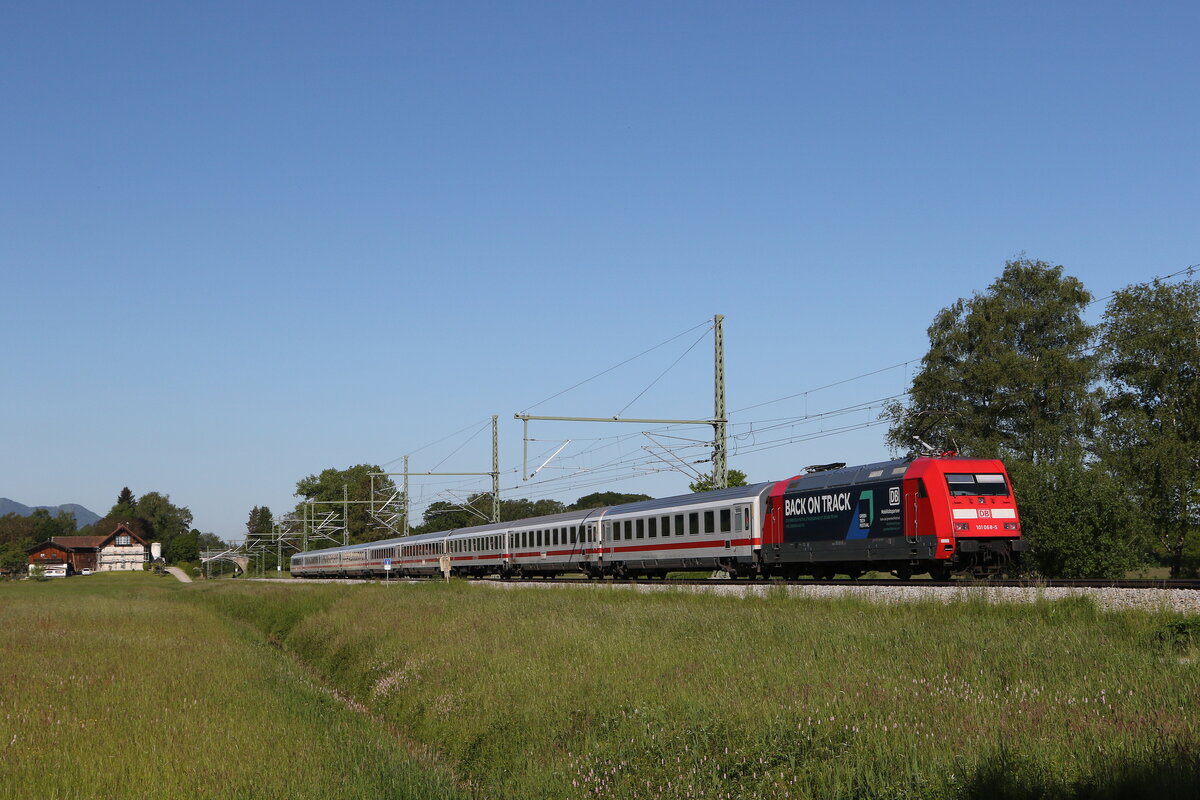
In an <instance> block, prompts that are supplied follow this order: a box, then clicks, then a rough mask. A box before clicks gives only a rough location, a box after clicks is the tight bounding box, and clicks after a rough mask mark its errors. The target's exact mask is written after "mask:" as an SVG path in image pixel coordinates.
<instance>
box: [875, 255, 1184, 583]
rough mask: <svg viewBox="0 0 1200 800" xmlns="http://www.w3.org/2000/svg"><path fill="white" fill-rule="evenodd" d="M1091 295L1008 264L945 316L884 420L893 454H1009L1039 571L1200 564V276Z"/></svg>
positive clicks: (1052, 271)
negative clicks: (1100, 306)
mask: <svg viewBox="0 0 1200 800" xmlns="http://www.w3.org/2000/svg"><path fill="white" fill-rule="evenodd" d="M1107 301H1108V302H1107V305H1106V307H1105V310H1104V313H1103V315H1102V317H1101V319H1100V321H1099V322H1098V323H1096V324H1091V323H1089V322H1087V321H1086V320H1085V319H1084V312H1085V310H1086V309H1087V308H1088V307H1089V306H1090V305H1091V304H1092V303H1093V302H1095V298H1094V296H1093V295H1092V293H1091V292H1089V291H1088V290H1087V289H1086V288H1085V287H1084V285H1083V283H1082V282H1081V281H1080V280H1079V279H1077V278H1074V277H1071V276H1069V275H1066V274H1064V268H1063V267H1062V266H1061V265H1051V264H1049V263H1047V262H1044V261H1039V260H1032V259H1027V258H1021V259H1017V260H1013V261H1009V262H1007V263H1006V265H1005V267H1004V270H1003V272H1002V273H1001V275H1000V276H999V277H998V278H997V279H996V280H995V281H994V282H993V283H992V284H991V285H990V286H989V287H988V288H987V289H986V290H984V291H982V292H979V293H976V294H974V295H973V296H971V297H969V298H961V299H959V300H958V301H956V302H955V303H953V304H952V305H950V306H948V307H947V308H944V309H942V310H941V311H940V312H939V313H938V314H937V315H936V316H935V317H934V319H933V322H932V324H931V325H930V326H929V329H928V335H929V351H928V352H927V353H926V354H925V356H924V358H923V359H922V360H921V366H920V368H919V370H918V371H917V373H916V375H915V376H914V378H913V382H912V388H911V391H910V393H909V396H908V400H907V402H904V403H899V402H897V403H893V404H892V406H891V407H890V408H889V409H888V410H887V412H886V413H885V417H886V418H887V420H888V421H889V422H890V427H889V431H888V442H889V444H890V445H891V446H892V447H893V448H894V449H896V450H910V451H913V450H916V449H920V448H921V447H923V446H925V445H929V446H931V447H935V448H946V449H951V450H956V451H958V452H960V453H962V454H963V455H969V456H976V457H981V458H1000V459H1002V460H1004V462H1005V463H1006V465H1007V467H1008V470H1009V472H1010V475H1011V477H1012V480H1013V487H1014V491H1015V492H1016V497H1017V504H1018V507H1019V509H1020V514H1021V519H1022V528H1023V533H1024V535H1025V536H1026V537H1028V539H1029V540H1030V542H1031V544H1032V546H1033V553H1032V560H1031V563H1030V567H1031V568H1032V569H1034V570H1036V571H1037V572H1039V573H1041V574H1043V575H1045V576H1048V577H1058V576H1073V577H1118V576H1120V575H1123V574H1124V573H1125V572H1127V571H1129V570H1132V569H1136V568H1140V567H1143V566H1146V565H1152V564H1155V563H1162V564H1166V565H1168V566H1169V567H1170V570H1171V574H1172V576H1183V575H1195V574H1196V572H1197V568H1198V567H1200V281H1197V280H1195V279H1194V278H1193V277H1191V276H1190V275H1189V276H1187V277H1186V278H1184V279H1182V280H1180V281H1178V282H1175V283H1170V282H1165V281H1152V282H1148V283H1139V284H1133V285H1130V286H1127V287H1125V288H1123V289H1120V290H1118V291H1116V292H1114V293H1113V294H1112V295H1111V297H1109V298H1107Z"/></svg>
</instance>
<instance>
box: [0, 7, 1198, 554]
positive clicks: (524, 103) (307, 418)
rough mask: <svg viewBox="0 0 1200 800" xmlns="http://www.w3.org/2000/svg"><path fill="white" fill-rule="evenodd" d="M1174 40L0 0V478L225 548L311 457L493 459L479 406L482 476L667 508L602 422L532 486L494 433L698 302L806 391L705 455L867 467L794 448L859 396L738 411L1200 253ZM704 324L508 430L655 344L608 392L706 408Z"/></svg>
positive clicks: (676, 324) (845, 455) (729, 19)
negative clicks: (1014, 271)
mask: <svg viewBox="0 0 1200 800" xmlns="http://www.w3.org/2000/svg"><path fill="white" fill-rule="evenodd" d="M1198 29H1200V5H1197V4H1195V3H1152V4H1140V5H1137V6H1134V5H1132V4H1126V3H1096V2H1090V3H1055V4H1045V3H1023V2H1011V3H1004V4H993V5H992V6H990V7H988V6H984V5H983V4H963V3H904V4H900V3H836V4H810V3H739V4H712V3H695V2H689V3H646V2H639V3H557V4H550V3H503V4H502V3H406V4H396V3H337V4H334V3H328V4H325V3H298V2H289V3H269V2H236V3H234V2H228V3H226V2H208V3H179V2H154V3H150V2H145V3H121V2H112V3H103V4H96V3H54V2H45V3H37V4H8V5H7V6H5V7H4V9H2V10H0V86H2V87H3V95H2V96H3V98H4V119H5V124H4V125H3V126H0V143H2V145H3V147H2V150H0V185H2V186H3V191H2V192H0V271H2V276H3V277H2V282H0V287H2V290H3V298H4V304H3V307H4V312H3V314H2V316H0V320H2V322H0V325H2V326H3V327H2V331H3V335H4V341H5V343H6V347H5V351H4V352H5V357H4V374H5V380H4V391H3V392H2V393H0V435H2V437H3V439H2V440H3V443H4V447H3V457H2V458H0V495H3V496H7V497H11V498H13V499H15V500H19V501H21V502H24V503H27V504H51V505H52V504H58V503H66V502H79V503H82V504H84V505H86V506H88V507H90V508H92V509H93V510H95V511H98V512H100V513H103V512H104V511H106V510H107V508H108V507H109V506H110V505H111V504H112V502H113V501H114V500H115V497H116V494H117V492H118V491H119V490H120V488H121V487H122V486H129V487H130V488H132V489H133V490H134V492H135V493H136V494H141V493H144V492H146V491H151V490H154V491H161V492H165V493H168V494H170V496H171V498H172V499H173V500H174V501H175V502H177V503H179V504H182V505H187V506H188V507H189V508H190V509H191V510H192V511H193V513H194V514H195V523H196V525H197V527H199V528H201V529H202V530H206V531H213V532H215V533H218V534H219V535H221V536H223V537H225V538H238V537H240V535H241V534H242V533H243V532H244V523H245V519H246V517H247V514H248V512H249V509H250V507H251V506H252V505H256V504H257V505H261V504H266V505H269V506H271V508H272V509H274V510H276V511H281V510H284V509H285V508H287V507H289V506H290V505H291V504H292V503H294V498H293V497H292V492H293V491H294V488H295V483H296V481H297V480H298V479H300V478H302V477H304V476H305V475H308V474H311V473H314V472H318V471H320V470H321V469H323V468H326V467H330V466H336V467H345V466H348V465H350V464H355V463H364V462H366V463H388V462H391V466H392V467H393V468H396V469H398V468H399V463H398V462H396V461H394V460H395V459H396V458H398V457H399V456H400V455H402V454H404V453H408V452H413V451H416V450H418V448H421V447H422V446H423V445H426V444H427V443H429V442H431V441H434V440H437V439H439V438H441V437H442V436H444V435H446V434H449V433H451V432H453V431H456V430H459V429H461V428H464V426H468V429H467V431H466V432H465V433H464V434H462V435H461V436H459V437H457V438H455V437H452V438H450V439H447V440H446V441H445V442H442V443H440V444H438V445H436V446H433V447H430V448H427V449H424V450H420V451H419V452H417V453H416V454H415V455H414V456H413V461H412V468H413V469H428V470H432V469H435V468H437V469H442V470H462V471H468V470H482V469H488V468H489V460H490V449H489V442H488V435H487V434H486V432H484V433H482V434H480V435H477V436H476V438H474V439H471V440H470V441H466V443H465V444H464V441H465V440H466V439H467V437H469V436H470V435H471V434H472V433H476V432H477V430H478V429H477V428H476V427H472V426H474V425H475V424H476V423H483V422H484V421H486V420H487V418H488V417H489V416H490V415H491V414H499V415H500V417H501V426H502V427H501V432H500V437H501V448H502V464H501V467H502V469H503V470H505V471H506V476H505V478H504V479H503V480H502V485H503V486H504V487H505V490H506V492H507V494H508V495H509V496H527V495H534V496H545V495H549V496H555V497H559V498H560V499H566V500H572V499H574V498H575V497H578V496H579V495H581V494H586V493H588V492H590V491H595V490H596V488H606V487H596V486H594V485H591V484H592V483H594V481H595V480H596V473H595V472H579V471H572V470H573V469H574V468H587V469H591V470H595V469H596V467H597V466H598V464H599V463H601V461H600V459H604V460H614V461H615V462H617V463H618V464H623V465H630V466H626V467H622V469H623V470H624V471H620V470H618V471H615V472H612V473H607V475H610V476H611V477H612V479H613V480H612V481H611V488H613V489H618V490H623V491H644V492H647V493H650V494H655V495H665V494H671V493H676V492H678V491H686V483H687V479H686V478H684V477H682V476H681V475H679V474H672V473H644V474H643V473H640V472H637V471H635V470H634V469H633V468H632V466H631V465H632V463H633V462H634V461H635V460H638V459H642V460H644V459H645V457H646V456H645V452H644V451H643V450H641V449H640V448H641V447H642V446H643V445H646V444H649V442H648V440H646V439H645V437H641V436H640V429H637V428H636V426H634V427H626V426H621V428H620V430H617V429H616V428H617V427H618V426H612V425H605V426H596V425H592V426H588V425H576V426H570V425H561V426H560V425H546V426H535V427H534V430H533V434H532V435H534V436H536V437H537V438H539V439H542V440H544V441H540V442H536V443H534V444H533V445H531V451H532V452H534V453H543V452H546V454H548V452H549V451H552V450H553V449H554V448H556V447H557V446H558V445H557V443H556V442H561V441H562V440H565V439H567V438H571V439H572V440H573V442H572V444H571V445H568V447H567V449H565V450H564V452H563V455H562V456H561V460H560V461H558V462H555V464H554V466H556V467H563V468H562V469H559V471H558V472H552V471H551V470H550V469H549V468H548V470H546V471H544V473H543V475H548V476H552V477H555V478H556V479H557V480H556V481H555V482H554V483H549V484H547V483H542V484H539V485H538V486H536V487H529V486H524V487H523V486H521V485H520V484H521V482H520V480H519V476H517V475H516V474H515V473H514V472H509V470H517V469H519V466H520V455H521V429H520V425H519V423H517V422H515V421H513V420H512V415H513V413H514V412H518V411H522V410H524V409H526V408H529V407H530V406H531V405H532V404H534V403H536V402H537V401H539V400H541V399H543V398H545V397H548V396H550V395H553V394H555V393H556V392H558V391H559V390H561V389H565V388H567V387H569V386H572V385H573V384H575V383H577V382H578V381H580V380H583V379H584V378H587V377H589V376H591V375H594V374H596V373H598V372H600V371H602V370H604V369H606V368H608V367H610V366H612V365H614V364H617V363H619V362H621V361H623V360H625V359H626V358H629V357H630V356H632V355H635V354H637V353H639V352H641V351H643V350H645V349H646V348H648V347H650V346H652V345H654V344H657V343H659V342H663V341H665V340H668V339H671V337H675V336H676V335H677V334H680V333H681V332H683V331H685V330H688V329H689V328H692V327H693V326H696V325H701V324H702V323H704V321H705V320H706V319H710V318H711V317H712V316H713V315H714V314H724V315H725V317H726V323H725V324H726V345H727V360H728V383H729V389H728V395H729V407H730V408H731V409H741V408H744V407H746V406H750V405H755V404H758V403H762V402H765V401H769V400H774V399H776V398H780V397H784V396H787V395H792V394H799V396H798V397H796V398H794V399H792V400H789V401H785V402H781V403H775V404H772V405H769V406H764V407H761V408H757V409H752V410H749V411H746V412H743V413H741V414H740V415H734V416H733V421H734V422H735V423H739V424H740V427H739V426H737V425H735V427H734V429H733V431H734V432H735V433H736V434H737V435H738V436H739V438H738V439H737V443H736V444H735V456H734V458H733V460H732V466H733V467H735V468H739V469H742V470H744V471H746V472H747V473H749V474H750V477H751V479H754V480H766V479H771V478H782V477H787V476H788V475H791V474H794V473H795V472H797V471H798V470H799V469H800V468H801V467H803V466H804V465H807V464H812V463H820V462H825V461H835V460H836V461H850V462H854V461H869V460H874V459H878V458H882V457H885V456H886V455H887V452H886V449H885V448H884V446H883V428H882V427H878V426H873V427H866V428H861V429H859V430H855V431H849V432H846V433H840V434H833V435H828V436H824V437H821V438H812V437H811V435H810V434H812V433H813V432H819V431H820V430H822V428H821V426H822V425H824V426H825V427H824V430H825V431H826V432H827V433H830V432H832V431H833V430H834V429H836V428H839V427H842V426H851V425H860V424H863V423H866V422H869V421H870V420H871V419H872V418H873V417H874V415H875V413H876V412H874V411H872V410H870V409H868V410H864V411H861V412H857V413H856V414H852V415H844V416H840V417H837V418H835V420H836V421H833V420H831V421H826V422H823V423H817V422H809V423H808V426H807V427H804V426H801V427H799V428H797V429H796V433H795V437H796V438H797V439H805V440H804V441H795V442H792V443H790V444H787V445H785V446H774V447H771V448H770V449H766V448H765V445H764V443H765V442H766V441H768V438H773V439H778V438H780V437H779V435H778V433H776V435H774V436H773V437H768V436H767V435H766V434H760V433H758V431H761V430H762V429H763V428H765V427H766V426H768V425H770V424H771V423H768V422H765V421H764V420H767V419H785V418H796V417H800V416H803V415H805V414H816V413H820V412H823V411H830V410H834V409H840V408H844V407H847V406H849V405H852V404H856V403H868V404H869V402H870V401H872V400H875V399H877V398H882V397H885V396H890V395H893V394H897V393H899V392H903V391H904V388H905V387H906V381H907V378H908V375H909V374H910V371H909V368H906V367H899V368H896V369H893V370H886V371H884V372H882V373H880V374H879V375H876V376H874V377H872V378H870V379H864V380H861V381H854V382H852V383H850V384H844V385H843V386H841V387H837V388H835V389H827V390H823V391H816V392H813V391H810V390H814V389H817V388H818V387H821V386H824V385H826V384H830V383H833V382H836V381H839V380H842V379H844V378H849V377H852V376H856V375H861V374H863V373H866V372H870V371H873V370H876V369H880V368H884V367H888V366H890V365H894V364H900V363H903V362H906V361H910V360H913V359H918V358H919V357H920V356H921V355H922V353H923V352H924V350H925V346H926V339H925V328H926V326H927V325H928V323H929V322H930V320H931V319H932V317H933V315H934V314H935V313H936V312H937V310H938V309H940V308H942V307H944V306H946V305H948V304H950V303H951V302H953V301H954V300H955V299H957V298H958V297H961V296H966V295H969V294H970V293H972V292H974V291H979V290H982V289H984V288H986V286H987V285H988V284H989V283H990V282H991V281H992V280H993V279H994V278H995V277H996V276H997V275H998V274H999V272H1000V271H1001V269H1002V268H1003V265H1004V262H1005V260H1007V259H1010V258H1013V257H1015V256H1016V255H1018V254H1019V253H1022V252H1024V253H1026V254H1027V255H1029V256H1030V257H1034V258H1041V259H1045V260H1047V261H1051V262H1054V263H1060V264H1063V265H1064V266H1065V267H1066V269H1067V271H1068V272H1069V273H1070V274H1073V275H1076V276H1077V277H1079V278H1080V279H1082V280H1083V281H1084V283H1085V284H1086V285H1087V286H1088V287H1089V288H1090V289H1091V290H1092V291H1093V292H1095V293H1096V294H1098V295H1104V294H1107V293H1108V292H1110V291H1112V290H1113V289H1115V288H1118V287H1120V286H1123V285H1125V284H1127V283H1130V282H1133V281H1139V280H1145V279H1148V278H1151V277H1153V276H1156V275H1162V274H1166V273H1170V272H1174V271H1175V270H1177V269H1178V268H1180V267H1182V266H1186V265H1187V264H1192V263H1195V262H1197V261H1200V241H1198V239H1200V235H1198V232H1200V225H1198V224H1197V220H1198V219H1200V203H1198V199H1200V190H1198V188H1197V187H1198V186H1200V180H1198V179H1200V159H1198V158H1197V153H1196V147H1195V141H1196V131H1197V129H1198V125H1197V122H1198V116H1200V112H1198V109H1200V89H1198V87H1200V81H1197V75H1200V50H1198V49H1197V47H1196V43H1195V32H1196V30H1198ZM1099 310H1100V307H1099V306H1097V308H1096V311H1097V313H1098V312H1099ZM702 333H703V328H697V329H696V331H695V332H694V333H692V334H688V335H687V336H683V337H680V338H678V339H675V340H674V341H673V342H671V343H670V344H668V345H666V346H664V347H663V348H661V349H659V350H656V351H654V352H653V353H651V354H649V355H647V356H646V357H645V358H642V359H638V360H637V361H635V362H633V363H632V364H630V365H628V366H626V367H623V368H622V369H620V370H616V371H614V372H612V373H609V374H607V375H605V376H604V377H603V378H601V379H599V380H597V381H594V382H592V383H589V384H586V385H585V386H583V387H580V388H579V389H576V390H575V391H573V392H571V393H569V394H566V395H563V396H561V397H559V398H556V399H555V400H553V401H551V402H549V403H546V404H544V405H541V406H538V407H537V409H536V412H537V413H542V414H561V415H588V416H591V415H595V416H604V415H612V414H615V413H617V412H618V411H620V410H621V409H622V408H623V407H624V406H626V404H627V403H629V401H630V400H632V399H633V398H634V397H636V396H637V395H638V393H639V392H641V391H642V390H643V389H645V388H646V387H647V385H648V384H650V383H651V382H652V381H654V379H655V378H656V377H657V376H659V375H660V374H661V373H662V372H663V371H664V370H666V369H667V367H668V366H670V365H671V363H672V362H673V361H674V360H675V359H677V358H680V357H681V356H682V358H680V360H679V362H678V364H677V365H676V366H675V367H674V368H673V369H671V370H670V371H669V372H667V374H666V377H664V378H662V379H661V380H660V381H659V382H658V383H656V384H654V385H653V387H652V388H651V389H650V390H649V391H647V392H646V393H645V394H644V395H643V396H642V397H641V398H640V399H639V400H637V402H636V403H634V404H633V405H632V406H630V407H629V408H628V410H627V411H626V412H625V413H626V414H627V415H630V416H647V417H681V416H682V417H689V418H690V417H707V416H708V415H710V414H711V412H712V401H711V397H712V391H711V377H710V376H711V341H710V340H709V339H703V340H702V341H700V342H699V343H698V344H696V345H695V347H694V348H693V349H692V350H690V351H688V347H689V346H691V345H693V343H695V342H696V341H697V339H698V337H700V335H701V334H702ZM685 352H686V354H685ZM805 392H809V393H808V394H807V395H806V394H803V393H805ZM751 422H753V423H754V424H755V426H757V427H755V428H754V431H753V432H752V431H751V426H750V423H751ZM788 430H791V429H790V428H789V429H788ZM670 433H671V435H679V436H685V437H693V438H703V436H704V435H705V431H704V430H703V429H694V430H690V431H687V430H676V431H671V432H670ZM619 435H620V436H627V438H624V439H619V440H610V441H606V442H604V443H598V442H592V441H589V440H592V439H595V438H597V437H616V436H619ZM601 444H603V445H606V447H605V448H604V449H603V450H601V449H599V448H600V447H601ZM460 445H462V447H461V449H459V450H458V451H457V452H454V451H455V448H458V447H459V446H460ZM585 450H586V451H587V452H584V451H585ZM452 453H453V455H451V454H452ZM601 454H604V455H601ZM539 477H541V476H539ZM618 477H621V478H624V479H623V480H617V478H618ZM487 485H488V481H487V480H486V479H483V480H481V481H478V482H476V483H474V484H466V483H463V482H461V481H459V482H453V483H452V482H450V481H447V480H442V481H434V480H432V479H431V480H428V481H426V482H424V483H422V484H421V485H420V488H418V489H417V490H416V494H418V495H419V496H420V497H421V498H422V500H423V501H425V502H427V501H429V500H431V499H439V498H443V499H444V498H445V497H446V496H448V495H443V494H439V493H441V492H445V491H448V490H453V491H459V492H461V491H468V490H470V489H471V488H483V487H485V486H487Z"/></svg>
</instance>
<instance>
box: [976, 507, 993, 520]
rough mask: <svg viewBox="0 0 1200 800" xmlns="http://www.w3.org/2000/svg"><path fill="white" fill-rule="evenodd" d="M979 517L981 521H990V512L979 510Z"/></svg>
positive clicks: (985, 509) (986, 509) (984, 509)
mask: <svg viewBox="0 0 1200 800" xmlns="http://www.w3.org/2000/svg"><path fill="white" fill-rule="evenodd" d="M979 516H980V518H981V519H990V518H991V516H992V510H991V509H990V508H981V509H979Z"/></svg>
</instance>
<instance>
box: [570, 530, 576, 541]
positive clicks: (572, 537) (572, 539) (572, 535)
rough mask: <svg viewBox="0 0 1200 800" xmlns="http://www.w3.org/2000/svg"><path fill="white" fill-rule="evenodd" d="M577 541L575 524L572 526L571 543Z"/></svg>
mask: <svg viewBox="0 0 1200 800" xmlns="http://www.w3.org/2000/svg"><path fill="white" fill-rule="evenodd" d="M575 541H576V539H575V526H574V525H572V526H571V544H575Z"/></svg>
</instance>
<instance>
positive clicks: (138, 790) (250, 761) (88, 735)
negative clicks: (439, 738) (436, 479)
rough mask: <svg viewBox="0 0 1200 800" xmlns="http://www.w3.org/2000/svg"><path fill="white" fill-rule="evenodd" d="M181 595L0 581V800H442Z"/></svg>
mask: <svg viewBox="0 0 1200 800" xmlns="http://www.w3.org/2000/svg"><path fill="white" fill-rule="evenodd" d="M189 588H190V587H188V586H185V585H183V584H179V583H177V582H176V581H175V580H174V579H169V578H156V577H154V576H152V575H150V574H149V573H136V574H124V575H119V574H104V575H93V576H90V577H86V578H70V579H67V580H56V581H48V582H45V583H37V582H32V581H24V582H21V583H19V584H13V583H6V584H0V630H2V631H4V634H3V637H2V639H0V797H5V798H26V797H28V798H140V797H147V798H180V799H181V800H192V799H193V798H280V799H281V800H282V799H283V798H329V797H334V796H336V797H348V798H382V797H396V798H409V797H411V798H441V797H448V796H449V797H453V796H455V794H456V789H455V787H454V785H453V784H452V783H451V781H450V780H449V779H448V778H447V777H446V776H445V774H444V773H439V772H437V771H431V770H430V769H427V768H425V767H422V766H420V765H418V764H416V763H415V762H414V760H413V758H412V756H411V755H410V754H409V752H408V751H407V750H406V748H405V747H404V745H403V744H402V743H400V742H399V741H397V739H396V738H395V737H394V736H393V735H391V733H389V731H387V730H386V728H385V727H384V726H382V725H379V724H377V723H375V722H373V721H372V720H370V719H369V718H367V717H365V716H364V715H362V714H357V713H355V712H353V711H351V710H349V709H347V708H346V707H345V706H344V704H342V703H341V702H339V701H338V700H336V699H335V698H334V697H332V696H331V695H330V694H329V693H328V692H327V691H325V690H324V689H323V687H321V686H320V685H318V684H317V683H314V681H313V680H312V679H311V677H310V676H309V674H308V673H307V671H306V670H305V669H303V668H302V667H301V666H300V665H298V664H297V663H295V662H294V661H293V660H292V659H289V658H287V657H285V656H283V654H281V653H280V652H279V651H278V650H277V649H276V648H273V647H271V646H269V645H267V644H266V643H265V642H264V639H263V637H262V636H261V635H260V634H259V633H258V632H257V631H255V630H252V629H250V628H247V627H246V626H244V625H242V624H239V623H236V622H233V621H231V620H229V619H228V618H225V617H222V616H219V615H218V614H216V613H214V612H213V611H212V610H211V609H210V608H208V607H206V606H205V604H202V603H194V602H188V601H187V600H184V599H183V598H181V594H185V593H187V591H188V589H189ZM233 588H235V589H240V588H242V587H238V586H234V587H233ZM335 776H336V777H335ZM331 786H336V787H337V789H336V792H333V793H331V791H330V787H331Z"/></svg>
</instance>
